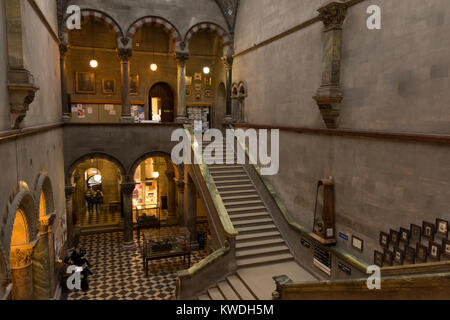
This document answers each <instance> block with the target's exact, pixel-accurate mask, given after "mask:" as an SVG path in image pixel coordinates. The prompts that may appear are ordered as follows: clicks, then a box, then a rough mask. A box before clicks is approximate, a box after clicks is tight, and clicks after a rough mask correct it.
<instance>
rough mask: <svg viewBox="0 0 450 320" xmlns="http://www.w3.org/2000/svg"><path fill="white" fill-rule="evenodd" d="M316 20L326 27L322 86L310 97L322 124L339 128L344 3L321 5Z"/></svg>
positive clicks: (345, 9) (345, 6) (345, 7)
mask: <svg viewBox="0 0 450 320" xmlns="http://www.w3.org/2000/svg"><path fill="white" fill-rule="evenodd" d="M318 12H319V19H320V20H321V21H322V22H323V24H324V26H325V29H324V33H325V43H324V48H323V70H322V85H321V87H320V88H319V89H318V90H317V94H316V95H315V96H314V97H313V98H314V99H315V100H316V102H317V105H318V107H319V110H320V113H321V115H322V118H323V120H324V122H325V125H326V126H327V128H329V129H335V128H337V127H338V123H337V120H338V118H339V115H340V111H341V109H340V106H341V102H342V99H343V96H342V92H341V89H340V76H341V47H342V25H343V23H344V21H345V17H346V13H347V5H346V4H345V3H341V2H331V3H329V4H328V5H326V6H324V7H322V8H320V9H319V10H318Z"/></svg>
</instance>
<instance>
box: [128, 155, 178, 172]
mask: <svg viewBox="0 0 450 320" xmlns="http://www.w3.org/2000/svg"><path fill="white" fill-rule="evenodd" d="M155 157H160V158H164V159H167V160H170V161H171V162H172V164H173V167H174V169H175V174H176V176H177V177H182V176H183V166H182V165H176V164H174V163H173V161H172V158H171V155H170V154H168V153H166V152H163V151H152V152H147V153H145V154H143V155H142V156H140V157H139V158H137V159H136V160H135V161H134V162H133V164H132V166H131V167H130V168H129V170H128V176H130V177H134V173H135V172H136V169H137V167H138V166H139V165H140V164H141V162H142V161H144V160H146V159H149V158H155Z"/></svg>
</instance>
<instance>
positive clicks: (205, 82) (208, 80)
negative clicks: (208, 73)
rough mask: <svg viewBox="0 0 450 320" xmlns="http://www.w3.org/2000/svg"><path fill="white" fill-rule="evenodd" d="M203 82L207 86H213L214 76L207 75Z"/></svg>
mask: <svg viewBox="0 0 450 320" xmlns="http://www.w3.org/2000/svg"><path fill="white" fill-rule="evenodd" d="M203 83H204V85H205V87H210V88H211V87H212V78H211V77H205V78H203Z"/></svg>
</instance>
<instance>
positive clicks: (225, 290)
mask: <svg viewBox="0 0 450 320" xmlns="http://www.w3.org/2000/svg"><path fill="white" fill-rule="evenodd" d="M217 288H219V291H220V293H222V295H223V296H224V297H225V299H226V300H240V299H239V297H238V295H237V294H236V292H235V291H234V289H233V288H232V287H231V286H230V284H229V283H228V282H226V281H222V282H219V283H218V284H217Z"/></svg>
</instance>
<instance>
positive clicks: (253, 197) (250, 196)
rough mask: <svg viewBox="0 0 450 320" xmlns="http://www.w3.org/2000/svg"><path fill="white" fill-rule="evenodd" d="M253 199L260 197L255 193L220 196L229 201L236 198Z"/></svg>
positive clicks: (236, 199)
mask: <svg viewBox="0 0 450 320" xmlns="http://www.w3.org/2000/svg"><path fill="white" fill-rule="evenodd" d="M255 199H261V197H260V196H259V194H257V193H255V194H251V195H234V196H233V195H231V196H225V197H222V200H223V201H224V202H227V201H228V202H229V201H238V200H243V201H245V200H255Z"/></svg>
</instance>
